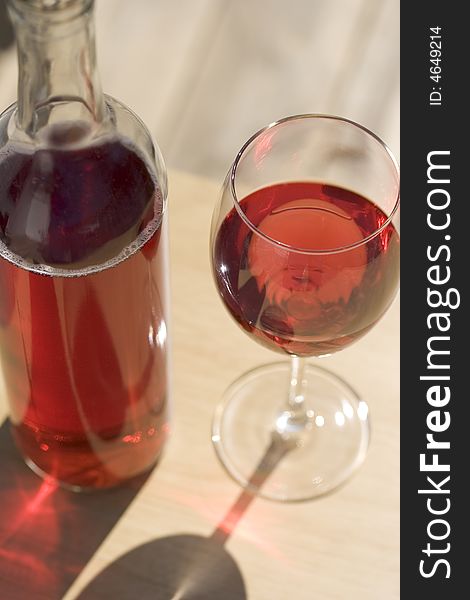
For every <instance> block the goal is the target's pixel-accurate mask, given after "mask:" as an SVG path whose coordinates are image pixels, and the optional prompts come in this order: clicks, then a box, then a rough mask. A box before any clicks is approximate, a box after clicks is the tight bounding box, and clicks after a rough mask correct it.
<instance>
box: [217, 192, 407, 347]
mask: <svg viewBox="0 0 470 600" xmlns="http://www.w3.org/2000/svg"><path fill="white" fill-rule="evenodd" d="M237 209H238V210H239V211H240V212H241V213H242V214H244V216H245V218H246V220H247V221H248V223H251V224H252V226H253V227H250V226H249V225H248V224H247V222H246V221H245V220H244V219H242V217H241V216H240V214H239V212H238V210H237ZM386 220H387V216H386V215H385V214H384V213H383V212H382V210H381V209H380V208H379V207H378V206H376V205H375V204H374V203H373V202H371V201H370V200H368V199H367V198H364V197H363V196H361V195H359V194H356V193H355V192H352V191H349V190H346V189H343V188H340V187H336V186H332V185H328V184H322V183H313V182H288V183H280V184H275V185H272V186H269V187H265V188H262V189H260V190H257V191H255V192H253V193H252V194H250V195H249V196H247V197H246V198H244V199H243V200H242V201H241V202H240V204H239V206H238V207H234V208H233V209H232V210H231V211H230V212H229V213H228V215H227V216H226V218H225V219H224V221H223V222H222V224H221V226H220V228H219V231H218V234H217V237H216V243H215V248H214V257H213V266H214V276H215V279H216V282H217V286H218V289H219V291H220V294H221V296H222V298H223V300H224V303H225V305H226V306H227V308H228V310H229V312H230V313H231V314H232V316H233V317H234V319H235V320H236V321H237V322H238V323H239V324H240V325H241V327H243V328H244V329H245V330H246V331H248V332H249V333H250V334H252V335H253V336H254V337H255V339H257V340H258V341H259V342H261V343H263V344H264V345H266V346H268V347H269V348H271V349H274V350H279V351H281V352H286V353H288V354H295V355H298V356H321V355H326V354H330V353H332V352H335V351H337V350H340V349H341V348H343V347H344V346H347V345H349V344H351V343H352V342H354V341H355V340H357V339H358V338H360V337H361V336H362V335H364V334H365V333H366V332H367V331H368V330H369V329H370V328H371V327H372V326H373V325H374V323H376V321H377V320H378V319H379V318H380V317H381V316H382V315H383V314H384V312H385V311H386V309H387V308H388V306H389V304H390V303H391V301H392V299H393V297H394V295H395V291H396V289H397V284H398V276H399V235H398V233H397V231H396V229H395V227H394V226H393V224H392V223H388V224H387V225H386V226H385V227H384V228H383V229H381V227H382V226H383V225H384V224H385V221H386ZM379 229H380V231H379V232H378V233H377V234H376V235H374V233H375V232H377V231H378V230H379ZM369 236H370V237H369Z"/></svg>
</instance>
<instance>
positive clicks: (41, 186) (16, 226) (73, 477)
mask: <svg viewBox="0 0 470 600" xmlns="http://www.w3.org/2000/svg"><path fill="white" fill-rule="evenodd" d="M162 214H163V201H162V194H161V192H160V189H159V186H158V183H157V182H156V181H155V178H154V175H153V171H152V170H151V169H150V168H149V167H148V166H147V164H146V162H145V160H144V159H143V158H141V156H140V155H139V152H138V151H137V149H136V148H134V147H133V146H132V144H131V143H129V142H128V141H126V140H125V139H124V138H122V137H119V136H114V137H109V138H107V139H105V140H102V141H101V142H99V143H95V144H92V145H90V146H86V147H83V148H75V149H57V148H56V149H38V150H36V151H35V152H32V153H25V152H24V151H22V149H21V147H19V146H17V145H15V144H9V145H7V146H5V147H4V148H2V149H0V351H1V358H2V365H3V371H4V379H5V383H6V389H7V394H8V398H9V403H10V411H11V420H12V423H13V431H14V435H15V438H16V441H17V443H18V445H19V447H20V448H21V450H22V452H23V453H24V455H25V456H26V457H27V459H28V461H29V462H30V464H31V465H33V466H34V468H35V469H38V470H40V471H42V472H45V473H47V474H49V475H52V476H54V477H55V478H57V479H58V480H60V481H62V482H63V483H66V484H68V485H70V486H77V487H107V486H110V485H114V484H116V483H119V482H120V481H122V480H124V479H126V478H128V477H131V476H133V475H135V474H137V473H140V472H141V471H143V470H145V469H146V468H148V467H149V466H151V465H152V464H153V462H154V461H155V459H156V457H157V456H158V454H159V452H160V449H161V447H162V445H163V443H164V441H165V438H166V434H167V422H166V397H167V390H166V321H165V311H164V302H165V299H164V298H162V297H161V293H162V290H164V286H165V283H164V275H165V273H164V266H165V261H164V248H163V246H164V243H160V242H161V229H162V225H163V223H162Z"/></svg>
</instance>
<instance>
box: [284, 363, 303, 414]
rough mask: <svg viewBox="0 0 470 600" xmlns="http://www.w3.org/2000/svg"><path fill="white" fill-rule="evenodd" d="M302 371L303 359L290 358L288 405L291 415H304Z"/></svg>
mask: <svg viewBox="0 0 470 600" xmlns="http://www.w3.org/2000/svg"><path fill="white" fill-rule="evenodd" d="M304 370H305V358H302V357H301V356H292V359H291V371H290V385H289V398H288V404H289V408H288V410H290V411H291V412H292V413H294V414H298V413H302V414H303V413H304V410H305V408H304V404H305V400H304Z"/></svg>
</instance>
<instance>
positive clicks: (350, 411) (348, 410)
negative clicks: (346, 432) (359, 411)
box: [343, 402, 354, 419]
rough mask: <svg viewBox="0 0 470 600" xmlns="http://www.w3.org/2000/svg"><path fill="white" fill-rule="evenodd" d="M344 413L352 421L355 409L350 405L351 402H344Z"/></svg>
mask: <svg viewBox="0 0 470 600" xmlns="http://www.w3.org/2000/svg"><path fill="white" fill-rule="evenodd" d="M343 413H344V415H345V416H346V417H347V418H348V419H352V418H353V416H354V409H353V407H352V406H351V405H350V404H349V402H344V403H343Z"/></svg>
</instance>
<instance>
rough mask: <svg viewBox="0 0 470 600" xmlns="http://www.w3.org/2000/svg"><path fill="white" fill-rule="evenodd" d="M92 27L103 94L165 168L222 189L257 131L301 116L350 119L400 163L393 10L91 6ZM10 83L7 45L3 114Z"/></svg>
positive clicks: (274, 3) (100, 2)
mask: <svg viewBox="0 0 470 600" xmlns="http://www.w3.org/2000/svg"><path fill="white" fill-rule="evenodd" d="M1 1H4V0H0V2H1ZM96 17H97V43H98V59H99V65H100V70H101V75H102V80H103V85H104V89H105V91H106V92H107V93H109V94H111V95H113V96H116V97H117V98H119V99H120V100H122V101H123V102H125V103H126V104H128V105H129V106H130V107H131V108H133V109H134V110H135V111H136V112H137V113H138V114H139V115H140V116H141V117H142V119H143V120H144V121H145V122H146V124H147V125H148V126H149V128H150V129H151V131H152V133H153V135H154V136H155V139H156V140H157V142H158V144H159V146H160V148H161V150H162V152H163V155H164V157H165V160H166V163H167V165H168V166H169V167H170V168H177V169H181V170H184V171H189V172H191V173H195V174H199V175H203V176H207V177H211V178H213V179H216V180H222V178H223V177H224V175H225V172H226V171H227V169H228V167H229V165H230V163H231V161H232V160H233V158H234V156H235V154H236V153H237V151H238V149H239V148H240V146H241V145H242V144H243V142H244V141H245V140H246V139H247V138H248V137H249V136H250V135H251V134H252V133H254V132H255V131H256V130H257V129H259V128H260V127H263V126H264V125H266V124H268V123H269V122H271V121H274V120H276V119H278V118H280V117H283V116H287V115H289V114H295V113H303V112H327V113H335V114H340V115H343V116H346V117H349V118H352V119H354V120H357V121H359V122H361V123H363V124H364V125H366V126H367V127H369V128H371V129H373V130H374V131H376V132H377V133H378V134H379V135H380V136H381V137H382V138H383V139H384V140H385V141H386V142H387V143H388V144H389V145H390V147H391V148H392V150H393V151H394V152H395V154H398V150H399V0H132V2H130V1H129V0H96ZM0 31H1V29H0ZM0 46H1V44H0ZM16 77H17V72H16V55H15V50H14V48H13V47H10V48H8V49H7V50H5V51H3V52H2V51H0V107H1V108H2V109H3V108H4V107H6V106H7V105H8V104H10V103H11V102H12V101H14V99H15V97H16Z"/></svg>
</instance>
